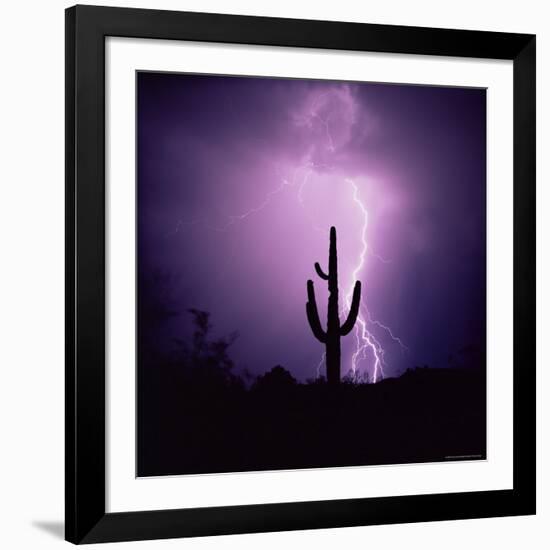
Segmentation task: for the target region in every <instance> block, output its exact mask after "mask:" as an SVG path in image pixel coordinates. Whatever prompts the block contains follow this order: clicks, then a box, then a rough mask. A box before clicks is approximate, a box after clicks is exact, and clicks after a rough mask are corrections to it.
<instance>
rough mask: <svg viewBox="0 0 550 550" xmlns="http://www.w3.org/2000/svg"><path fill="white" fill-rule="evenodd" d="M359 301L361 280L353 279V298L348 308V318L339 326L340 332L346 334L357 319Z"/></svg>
mask: <svg viewBox="0 0 550 550" xmlns="http://www.w3.org/2000/svg"><path fill="white" fill-rule="evenodd" d="M360 303H361V282H360V281H355V287H354V288H353V299H352V301H351V308H350V310H349V314H348V318H347V319H346V322H345V323H344V324H343V325H342V326H341V327H340V334H341V335H342V336H346V334H349V333H350V332H351V330H352V329H353V326H354V325H355V321H357V315H358V314H359V304H360Z"/></svg>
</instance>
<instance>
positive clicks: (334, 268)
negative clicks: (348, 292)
mask: <svg viewBox="0 0 550 550" xmlns="http://www.w3.org/2000/svg"><path fill="white" fill-rule="evenodd" d="M315 271H316V272H317V275H319V277H321V279H323V280H324V281H328V291H329V298H328V314H327V330H323V328H322V327H321V321H320V320H319V311H318V310H317V303H316V301H315V287H314V285H313V281H311V280H309V281H308V282H307V303H306V313H307V319H308V321H309V325H310V327H311V331H312V332H313V335H314V336H315V338H317V340H319V342H321V343H323V344H325V347H326V356H325V362H326V367H327V382H328V383H329V384H330V385H337V384H339V383H340V355H341V352H340V337H341V336H346V335H347V334H349V333H350V332H351V330H352V329H353V326H354V325H355V321H356V320H357V315H358V313H359V302H360V301H361V282H360V281H356V282H355V287H354V288H353V299H352V302H351V308H350V311H349V314H348V318H347V319H346V321H345V323H344V324H343V325H340V317H339V315H338V255H337V252H336V228H334V227H331V228H330V246H329V256H328V274H327V273H324V272H323V270H322V269H321V266H320V265H319V263H315Z"/></svg>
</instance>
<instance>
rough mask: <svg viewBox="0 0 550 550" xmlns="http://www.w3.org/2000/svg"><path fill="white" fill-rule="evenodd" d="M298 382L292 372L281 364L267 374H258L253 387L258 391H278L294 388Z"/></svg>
mask: <svg viewBox="0 0 550 550" xmlns="http://www.w3.org/2000/svg"><path fill="white" fill-rule="evenodd" d="M296 384H297V381H296V379H295V378H294V377H293V376H292V374H290V372H289V371H287V370H286V369H285V368H283V367H282V366H281V365H277V366H275V367H273V368H272V369H271V370H270V371H268V372H266V373H265V374H263V375H261V376H258V378H257V379H256V382H255V383H254V385H253V386H252V387H253V389H254V390H257V391H258V390H259V391H266V390H267V391H277V390H286V389H289V388H293V387H295V386H296Z"/></svg>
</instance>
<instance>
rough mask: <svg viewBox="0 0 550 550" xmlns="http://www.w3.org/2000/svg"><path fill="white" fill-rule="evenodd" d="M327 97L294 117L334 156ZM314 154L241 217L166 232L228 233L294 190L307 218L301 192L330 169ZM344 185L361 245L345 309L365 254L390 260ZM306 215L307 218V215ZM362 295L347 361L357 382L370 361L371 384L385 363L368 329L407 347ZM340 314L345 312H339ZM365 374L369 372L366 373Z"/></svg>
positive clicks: (381, 374)
mask: <svg viewBox="0 0 550 550" xmlns="http://www.w3.org/2000/svg"><path fill="white" fill-rule="evenodd" d="M327 97H329V92H327V93H324V94H320V95H319V96H317V98H316V99H315V100H314V101H313V104H312V106H311V108H310V109H309V112H308V113H307V115H305V116H300V117H296V119H297V120H298V121H299V124H301V125H307V127H309V128H311V127H313V125H314V121H315V120H316V121H318V122H319V124H321V126H322V127H323V131H324V134H325V136H326V142H327V143H326V146H325V147H326V149H328V151H330V153H335V151H336V149H337V147H336V145H335V143H336V142H335V140H334V138H333V136H332V134H331V130H330V118H331V114H330V113H329V114H328V115H326V116H323V115H322V114H321V113H320V111H321V110H322V108H323V106H326V100H327ZM313 156H314V155H313V152H312V149H310V151H309V152H308V153H307V154H306V155H305V158H304V157H303V158H304V160H303V162H302V163H300V164H299V165H298V166H297V167H296V168H295V170H294V173H293V176H292V178H290V179H286V178H281V181H280V183H279V185H278V186H276V187H275V188H274V189H272V190H270V191H268V192H267V193H266V195H265V196H264V198H263V199H262V200H261V201H260V202H259V203H258V204H257V205H255V206H253V207H251V208H249V209H248V210H246V211H244V212H242V213H240V214H234V215H228V216H227V221H226V222H225V223H224V224H222V225H218V226H214V225H211V224H209V223H208V220H207V219H205V218H199V219H195V220H190V221H184V220H183V219H179V220H178V221H177V223H176V226H175V228H174V230H173V231H172V232H171V233H169V235H174V234H176V233H178V232H179V231H180V230H181V229H182V228H183V227H186V226H192V225H196V224H203V225H205V226H206V227H207V228H209V229H211V230H213V231H222V232H225V231H227V230H229V229H230V228H231V227H232V226H234V225H235V224H238V223H241V222H244V221H245V220H246V219H247V218H249V217H251V216H254V215H255V214H258V213H260V212H261V211H262V210H264V209H265V208H267V207H268V206H269V205H270V203H271V201H272V200H273V199H274V197H276V196H277V195H279V194H281V193H283V192H285V191H286V190H288V189H295V190H296V200H297V201H298V203H299V204H300V205H301V206H302V207H303V208H304V211H305V212H306V215H307V210H306V209H305V204H304V189H305V187H306V186H307V185H308V184H309V183H310V176H311V174H312V173H313V172H315V171H316V170H320V169H325V170H331V169H333V167H332V166H331V165H330V164H326V163H314V162H313V161H312V158H313ZM343 181H344V183H345V184H347V185H348V186H349V187H350V189H351V202H352V204H353V205H354V206H355V208H356V209H357V211H358V213H359V214H360V218H361V229H360V233H359V242H360V248H359V251H358V255H357V259H356V262H355V263H354V264H353V269H352V272H351V276H350V284H349V286H348V287H347V288H346V291H345V293H344V297H345V298H344V301H345V304H346V307H347V309H348V310H349V308H350V307H351V301H352V296H353V287H354V284H355V281H356V280H360V278H361V277H360V276H361V273H362V271H363V269H364V267H365V263H366V257H367V255H370V256H372V257H373V258H375V259H377V260H378V261H380V262H382V263H389V262H390V260H387V259H385V258H383V257H382V256H380V255H378V254H375V253H374V252H373V251H372V249H371V248H370V247H369V245H368V243H367V227H368V217H369V216H368V210H367V207H366V205H365V204H364V202H363V200H362V198H361V196H360V193H359V187H358V185H357V183H356V182H355V181H354V180H353V179H350V178H344V179H343ZM308 216H309V215H308ZM309 221H310V223H311V226H312V228H313V229H314V230H316V231H319V232H323V233H324V232H325V231H324V230H323V229H322V228H320V227H319V226H317V225H316V224H315V223H314V221H313V219H312V218H311V216H309ZM364 294H365V293H364V292H363V298H362V304H361V308H360V311H359V314H358V316H357V321H356V325H355V329H354V336H355V346H354V350H353V353H352V355H351V362H350V369H349V373H350V376H351V379H352V381H354V382H358V381H360V380H361V376H362V373H361V368H360V366H361V364H362V363H364V362H365V363H366V362H368V361H369V359H370V361H371V373H372V374H371V376H370V379H368V381H371V382H372V383H376V382H378V381H379V380H381V379H383V378H384V377H385V372H384V368H385V367H386V366H387V365H386V362H385V350H384V347H383V346H382V344H381V342H380V341H379V339H378V338H377V337H376V336H375V335H374V333H373V332H372V330H369V327H373V326H374V327H377V328H378V329H379V330H382V331H383V332H385V333H386V334H387V335H388V337H389V338H390V339H391V340H392V342H394V343H395V344H397V345H399V346H400V348H401V350H402V352H405V351H407V350H408V348H407V346H406V345H405V344H404V343H403V342H402V341H401V339H400V338H399V337H397V336H395V334H394V333H393V331H392V330H391V329H390V327H389V326H387V325H384V324H383V323H381V322H380V321H378V320H376V319H374V318H373V317H372V315H371V313H370V311H369V309H368V307H367V305H366V299H365V295H364ZM341 313H342V314H343V313H344V311H342V312H341ZM324 363H325V353H323V354H322V356H321V358H320V361H319V363H318V364H317V367H316V373H317V377H320V376H321V372H322V367H323V365H324ZM365 372H367V373H368V371H365Z"/></svg>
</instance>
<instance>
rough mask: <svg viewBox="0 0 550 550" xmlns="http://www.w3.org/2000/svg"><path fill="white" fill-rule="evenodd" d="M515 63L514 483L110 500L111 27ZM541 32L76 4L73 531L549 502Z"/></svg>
mask: <svg viewBox="0 0 550 550" xmlns="http://www.w3.org/2000/svg"><path fill="white" fill-rule="evenodd" d="M108 36H120V37H135V38H155V39H169V40H193V41H203V42H217V43H233V44H254V45H270V46H292V47H299V48H322V49H335V50H354V51H369V52H387V53H405V54H424V55H434V56H457V57H471V58H490V59H508V60H512V61H513V93H514V99H513V109H514V112H513V123H514V136H513V162H514V173H513V178H514V209H513V224H514V242H513V245H514V283H513V288H514V297H513V311H514V319H513V326H514V357H513V363H514V365H513V390H514V397H513V437H514V445H513V489H510V490H496V491H477V492H463V493H446V494H420V495H412V496H394V497H383V498H355V499H345V500H327V501H315V502H293V503H279V504H255V505H246V506H223V507H209V508H189V509H179V510H155V511H144V512H124V513H106V511H105V473H106V472H105V450H106V443H105V417H106V409H105V343H106V339H105V329H106V307H105V276H106V275H105V235H106V228H105V37H108ZM535 48H536V46H535V36H534V35H528V34H509V33H500V32H498V33H497V32H481V31H466V30H448V29H435V28H418V27H403V26H387V25H371V24H358V23H340V22H328V21H309V20H294V19H279V18H267V17H249V16H233V15H219V14H206V13H186V12H172V11H158V10H144V9H127V8H106V7H96V6H75V7H72V8H69V9H68V10H67V11H66V454H65V461H66V488H65V496H66V515H65V528H66V539H67V540H68V541H70V542H73V543H77V544H79V543H96V542H108V541H129V540H140V539H160V538H170V537H190V536H203V535H222V534H232V533H253V532H262V531H283V530H295V529H316V528H332V527H347V526H355V525H375V524H393V523H404V522H421V521H437V520H450V519H467V518H481V517H491V516H513V515H527V514H534V513H535V496H536V490H535V479H536V478H535V465H536V464H535V447H536V443H535V384H536V378H535V55H536V54H535V52H536V49H535Z"/></svg>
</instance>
